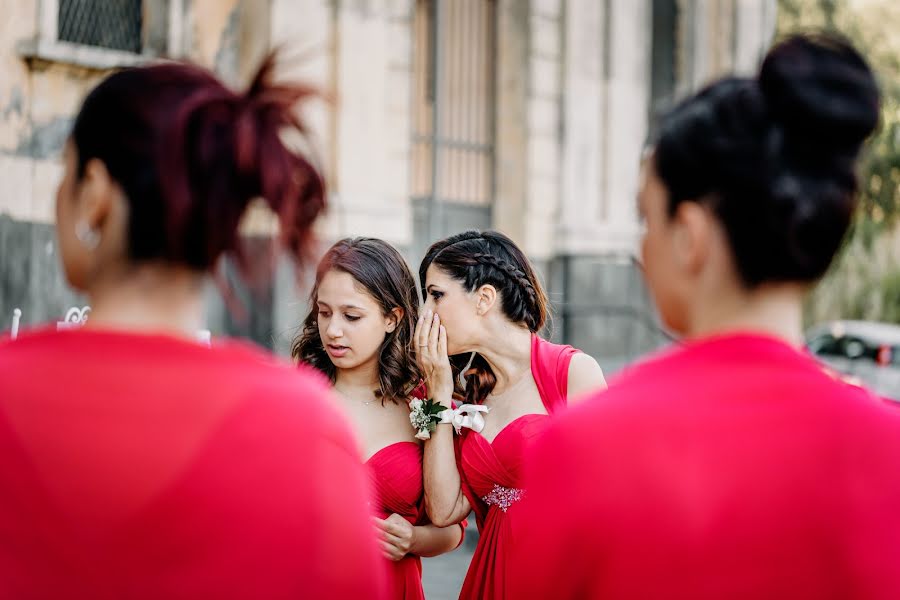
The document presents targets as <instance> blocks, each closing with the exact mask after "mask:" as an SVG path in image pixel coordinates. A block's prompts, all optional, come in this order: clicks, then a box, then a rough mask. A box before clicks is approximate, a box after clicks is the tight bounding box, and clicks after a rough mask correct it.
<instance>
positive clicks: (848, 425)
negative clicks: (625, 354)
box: [512, 333, 900, 600]
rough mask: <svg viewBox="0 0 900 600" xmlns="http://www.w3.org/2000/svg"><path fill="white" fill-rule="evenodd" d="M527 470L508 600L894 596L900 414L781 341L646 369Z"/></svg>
mask: <svg viewBox="0 0 900 600" xmlns="http://www.w3.org/2000/svg"><path fill="white" fill-rule="evenodd" d="M527 464H528V466H527V467H526V486H527V487H528V490H529V492H530V497H529V499H530V500H531V502H529V503H528V505H527V506H525V507H523V508H524V509H525V510H524V512H525V513H526V515H525V518H529V519H531V520H532V521H533V522H535V524H536V525H537V523H536V522H537V521H539V520H541V521H542V523H541V526H535V527H532V528H531V529H530V531H529V535H528V536H527V538H526V539H524V540H523V541H522V543H520V544H518V545H517V546H516V547H515V548H514V554H515V557H514V560H516V561H517V562H518V564H519V566H520V567H521V569H520V570H519V572H518V573H517V577H516V579H515V580H514V581H513V587H512V593H513V596H514V597H516V598H554V599H557V600H563V599H566V598H602V599H604V600H616V599H625V598H674V599H680V598H684V599H692V600H697V599H700V600H702V599H707V598H708V599H719V598H729V599H744V598H747V599H750V598H753V599H756V598H779V599H780V598H791V599H792V600H793V599H810V600H811V599H819V598H853V599H864V600H866V599H884V600H888V599H897V598H900V406H898V405H896V404H892V403H890V402H889V401H885V400H883V399H880V398H876V397H875V396H873V395H871V394H869V393H868V392H866V391H865V390H863V389H861V388H858V387H852V386H849V385H848V384H846V383H843V382H841V381H839V380H837V379H836V378H835V377H833V376H831V375H830V374H828V373H826V372H825V370H824V369H823V368H822V367H821V366H820V365H819V364H817V363H816V362H815V361H814V360H812V359H811V358H810V357H809V356H807V355H806V354H805V353H803V352H802V351H800V350H798V349H795V348H793V347H791V346H789V345H788V344H786V343H784V342H782V341H780V340H777V339H775V338H771V337H767V336H764V335H759V334H752V333H747V334H745V333H734V334H728V335H721V336H716V337H711V338H707V339H702V340H697V341H692V342H689V343H686V344H684V345H683V346H680V347H678V348H676V349H674V350H670V351H667V352H665V353H664V354H662V355H661V356H658V357H655V358H653V359H651V360H649V361H645V362H643V363H642V364H640V365H639V366H637V367H634V368H632V369H630V370H628V371H627V372H625V373H624V374H623V375H622V376H621V377H619V378H618V379H617V380H615V381H613V382H612V383H611V384H610V387H609V390H608V391H606V392H603V393H599V394H597V395H596V396H595V397H594V398H589V399H587V400H585V401H584V402H583V403H581V404H579V406H577V407H575V408H573V409H572V410H571V411H567V412H566V414H565V415H563V416H562V417H561V418H560V419H559V420H555V422H554V423H553V425H552V426H551V427H550V429H549V430H548V432H547V433H546V435H545V436H544V437H543V438H542V439H541V441H540V442H539V443H538V444H536V446H535V447H534V448H533V449H532V453H531V454H530V455H529V460H528V463H527Z"/></svg>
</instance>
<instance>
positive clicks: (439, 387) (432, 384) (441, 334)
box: [414, 310, 453, 408]
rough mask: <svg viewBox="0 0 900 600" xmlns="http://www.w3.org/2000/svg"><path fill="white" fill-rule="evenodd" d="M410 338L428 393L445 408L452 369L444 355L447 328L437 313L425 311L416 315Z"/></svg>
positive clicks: (451, 394)
mask: <svg viewBox="0 0 900 600" xmlns="http://www.w3.org/2000/svg"><path fill="white" fill-rule="evenodd" d="M414 338H415V342H416V360H417V361H418V363H419V367H420V368H421V369H422V374H423V375H424V376H425V385H426V386H427V387H428V396H429V397H430V398H432V399H433V400H435V401H436V402H440V403H441V404H443V405H445V406H447V407H448V408H449V407H450V399H451V397H452V396H453V370H452V369H451V368H450V357H449V356H447V330H446V329H445V328H444V326H443V325H441V318H440V317H439V316H438V315H437V313H434V312H433V311H431V310H427V311H425V312H424V313H422V314H421V315H419V322H418V323H416V334H415V336H414Z"/></svg>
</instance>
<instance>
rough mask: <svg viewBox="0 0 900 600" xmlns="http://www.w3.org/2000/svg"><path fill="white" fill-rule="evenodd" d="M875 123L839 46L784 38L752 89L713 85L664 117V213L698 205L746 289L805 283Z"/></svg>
mask: <svg viewBox="0 0 900 600" xmlns="http://www.w3.org/2000/svg"><path fill="white" fill-rule="evenodd" d="M878 117H879V93H878V85H877V84H876V82H875V77H874V75H873V74H872V71H871V70H870V69H869V67H868V66H867V65H866V62H865V60H864V59H863V57H862V56H860V54H859V53H858V52H857V51H856V50H854V49H853V47H852V46H850V44H849V43H848V42H847V41H846V40H844V39H843V38H840V37H835V36H830V35H824V34H819V35H795V36H791V37H789V38H787V39H785V40H784V41H782V42H781V43H779V44H778V45H776V46H775V47H774V48H772V49H771V50H770V51H769V53H768V54H767V55H766V58H765V60H764V62H763V65H762V68H761V70H760V73H759V76H758V78H757V79H744V78H735V77H731V78H727V79H723V80H720V81H718V82H716V83H713V84H712V85H710V86H709V87H707V88H706V89H704V90H701V91H700V92H698V93H697V94H695V95H694V96H692V97H690V98H688V99H687V100H685V101H684V102H682V103H681V104H679V105H678V106H676V107H675V108H674V109H673V110H672V112H671V113H669V114H668V115H667V116H666V117H665V119H664V120H663V122H662V124H661V126H660V129H659V131H660V133H659V139H658V140H657V142H656V148H655V152H654V160H655V166H656V172H657V174H658V175H659V177H660V178H661V179H662V181H663V183H664V184H665V186H666V188H667V190H668V192H669V212H670V214H674V213H675V210H676V208H677V206H678V205H679V203H681V202H686V201H695V202H709V203H710V204H711V205H712V206H713V208H714V209H715V211H716V214H717V216H718V218H719V219H720V221H721V222H722V224H723V225H724V227H725V230H726V232H727V234H728V240H729V243H730V245H731V249H732V251H733V253H734V258H735V263H736V265H737V269H738V271H739V273H740V275H741V278H742V279H743V281H744V283H746V284H747V285H748V286H751V287H752V286H756V285H759V284H761V283H764V282H771V281H813V280H815V279H817V278H819V277H821V276H822V275H823V274H824V273H825V271H826V270H827V269H828V266H829V264H830V263H831V260H832V259H833V258H834V255H835V253H836V252H837V250H838V248H839V247H840V244H841V240H842V239H843V236H844V234H845V232H846V231H847V227H848V226H849V224H850V220H851V218H852V216H853V213H854V209H855V207H856V192H857V188H858V182H857V178H856V169H857V159H858V157H859V151H860V148H861V146H862V144H863V142H864V141H865V139H866V138H867V137H868V136H869V135H870V134H871V133H872V131H873V130H874V129H875V127H876V126H877V125H878Z"/></svg>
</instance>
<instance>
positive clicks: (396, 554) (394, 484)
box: [291, 238, 463, 600]
mask: <svg viewBox="0 0 900 600" xmlns="http://www.w3.org/2000/svg"><path fill="white" fill-rule="evenodd" d="M418 316H419V298H418V293H417V291H416V281H415V279H413V276H412V273H411V272H410V270H409V267H407V266H406V261H404V260H403V257H402V256H401V255H400V253H399V252H397V250H396V249H395V248H394V247H393V246H391V245H390V244H388V243H387V242H384V241H382V240H378V239H374V238H347V239H344V240H341V241H339V242H337V243H336V244H335V245H334V246H332V247H331V248H330V249H329V250H328V252H326V253H325V256H324V257H323V258H322V260H321V261H320V262H319V266H318V268H317V269H316V281H315V285H314V286H313V290H312V293H311V294H310V311H309V314H308V315H307V317H306V319H305V320H304V322H303V330H302V332H301V333H300V335H299V336H298V337H297V339H296V340H295V342H294V347H293V349H292V352H291V354H292V355H293V357H294V358H295V359H297V360H299V361H300V362H301V363H304V364H307V365H309V366H311V367H313V368H315V369H318V370H319V371H321V372H322V373H323V374H324V375H325V376H326V377H328V379H329V380H330V381H331V382H332V384H334V389H335V390H336V391H337V392H338V395H339V398H340V399H341V400H342V402H341V404H342V406H343V408H344V409H345V411H346V413H347V414H348V415H350V419H351V421H352V422H353V423H354V424H355V425H356V431H357V433H358V435H359V438H360V440H361V441H362V445H363V448H362V450H363V455H364V456H365V457H366V460H365V465H366V468H367V469H368V470H369V474H370V476H371V481H372V487H373V488H374V489H373V491H374V498H373V500H374V506H373V509H374V513H375V528H376V531H375V534H376V535H377V537H378V540H379V544H380V547H381V551H382V554H383V555H384V557H385V558H386V559H388V561H389V563H388V574H389V577H388V579H389V586H388V587H389V590H390V595H389V597H390V598H396V599H398V600H417V599H423V598H424V597H425V594H424V591H423V590H422V561H421V558H420V557H421V556H437V555H439V554H443V553H445V552H449V551H451V550H453V549H455V548H456V547H457V546H459V544H460V543H461V542H462V536H463V532H462V528H461V527H459V526H453V527H447V528H439V527H435V526H434V525H432V524H430V523H429V521H428V516H427V515H426V514H425V506H424V504H423V498H422V494H423V488H422V446H421V442H420V441H419V440H418V439H416V436H415V434H416V431H415V430H414V429H413V427H412V426H411V423H410V408H409V405H410V401H412V402H413V403H415V402H416V400H415V399H414V398H413V396H412V394H413V392H414V389H415V388H417V387H418V386H419V384H420V382H421V379H422V378H421V374H420V371H419V369H418V366H417V365H416V360H415V354H414V353H413V349H412V348H413V345H412V336H413V331H414V328H415V325H416V320H417V319H418Z"/></svg>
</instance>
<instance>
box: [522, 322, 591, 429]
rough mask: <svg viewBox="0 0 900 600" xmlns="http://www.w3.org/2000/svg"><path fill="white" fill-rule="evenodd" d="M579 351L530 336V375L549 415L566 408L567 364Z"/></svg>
mask: <svg viewBox="0 0 900 600" xmlns="http://www.w3.org/2000/svg"><path fill="white" fill-rule="evenodd" d="M578 352H579V350H577V349H575V348H573V347H572V346H568V345H562V344H554V343H552V342H548V341H547V340H545V339H543V338H541V337H540V336H538V335H532V336H531V374H532V376H533V377H534V382H535V383H536V384H537V388H538V392H539V393H540V394H541V400H543V402H544V407H545V408H546V409H547V412H548V413H549V414H551V415H552V414H554V413H555V412H557V411H559V410H562V409H564V408H565V407H566V397H567V395H568V387H569V363H570V362H571V361H572V357H573V356H574V355H575V354H576V353H578Z"/></svg>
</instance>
